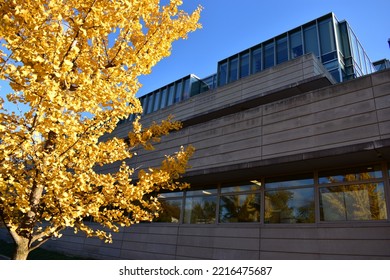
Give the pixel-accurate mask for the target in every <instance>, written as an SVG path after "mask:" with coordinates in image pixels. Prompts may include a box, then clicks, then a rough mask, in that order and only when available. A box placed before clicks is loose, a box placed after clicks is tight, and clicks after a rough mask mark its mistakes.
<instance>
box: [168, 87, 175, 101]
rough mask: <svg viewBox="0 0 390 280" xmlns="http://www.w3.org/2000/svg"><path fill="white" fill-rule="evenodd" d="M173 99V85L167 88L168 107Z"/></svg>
mask: <svg viewBox="0 0 390 280" xmlns="http://www.w3.org/2000/svg"><path fill="white" fill-rule="evenodd" d="M174 98H175V85H170V86H169V92H168V105H167V106H170V105H172V104H173V100H174Z"/></svg>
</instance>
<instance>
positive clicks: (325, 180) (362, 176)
mask: <svg viewBox="0 0 390 280" xmlns="http://www.w3.org/2000/svg"><path fill="white" fill-rule="evenodd" d="M318 177H319V183H320V184H331V183H337V182H354V181H364V180H370V179H377V178H382V170H381V166H380V165H375V166H364V167H355V168H348V169H342V170H331V171H324V172H320V173H319V176H318Z"/></svg>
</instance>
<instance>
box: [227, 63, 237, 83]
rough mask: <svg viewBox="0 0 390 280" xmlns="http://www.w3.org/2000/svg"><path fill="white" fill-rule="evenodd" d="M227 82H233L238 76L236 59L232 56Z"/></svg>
mask: <svg viewBox="0 0 390 280" xmlns="http://www.w3.org/2000/svg"><path fill="white" fill-rule="evenodd" d="M229 65H230V68H229V82H234V81H235V80H237V78H238V59H237V58H234V59H232V60H231V61H230V62H229Z"/></svg>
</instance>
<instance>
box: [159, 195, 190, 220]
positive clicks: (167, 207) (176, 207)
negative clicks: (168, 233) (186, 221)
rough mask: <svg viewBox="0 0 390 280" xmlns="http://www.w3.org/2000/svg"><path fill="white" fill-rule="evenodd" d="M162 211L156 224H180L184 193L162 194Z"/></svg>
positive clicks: (160, 197)
mask: <svg viewBox="0 0 390 280" xmlns="http://www.w3.org/2000/svg"><path fill="white" fill-rule="evenodd" d="M158 198H159V201H160V203H161V208H162V209H161V211H160V212H159V216H158V217H157V218H156V219H155V221H156V222H164V223H179V222H180V214H181V209H182V204H183V192H171V193H161V194H159V195H158Z"/></svg>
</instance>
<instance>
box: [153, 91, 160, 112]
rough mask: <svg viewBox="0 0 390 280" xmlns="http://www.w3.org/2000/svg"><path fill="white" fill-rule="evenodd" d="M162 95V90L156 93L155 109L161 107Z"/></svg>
mask: <svg viewBox="0 0 390 280" xmlns="http://www.w3.org/2000/svg"><path fill="white" fill-rule="evenodd" d="M160 95H161V91H157V92H156V93H155V97H154V108H153V111H157V110H158V109H160Z"/></svg>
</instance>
